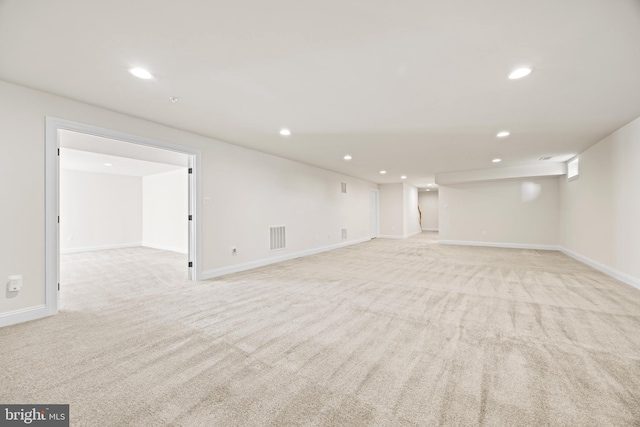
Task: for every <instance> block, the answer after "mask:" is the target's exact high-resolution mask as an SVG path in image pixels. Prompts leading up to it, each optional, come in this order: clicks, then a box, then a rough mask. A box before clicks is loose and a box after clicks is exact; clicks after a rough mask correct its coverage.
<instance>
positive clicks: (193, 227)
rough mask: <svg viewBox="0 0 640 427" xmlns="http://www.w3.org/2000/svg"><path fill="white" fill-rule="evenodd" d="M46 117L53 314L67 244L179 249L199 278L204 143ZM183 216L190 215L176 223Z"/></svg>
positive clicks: (71, 248) (81, 248) (70, 247)
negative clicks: (199, 192)
mask: <svg viewBox="0 0 640 427" xmlns="http://www.w3.org/2000/svg"><path fill="white" fill-rule="evenodd" d="M46 123H47V133H46V209H45V211H46V214H45V215H46V243H45V253H46V257H45V258H46V267H45V270H46V271H45V274H46V286H45V287H46V297H45V304H46V309H47V314H49V315H51V314H56V313H57V312H58V310H59V307H60V289H61V288H64V283H61V282H60V271H61V268H60V260H61V255H60V254H61V250H62V252H64V253H73V252H76V253H79V252H86V253H88V252H90V251H96V250H101V249H116V250H117V248H132V247H136V246H140V247H145V246H146V247H150V248H156V249H158V250H165V251H171V252H169V253H176V254H178V253H181V254H179V255H180V257H179V259H181V260H184V270H183V271H186V272H187V277H188V279H189V280H199V278H200V274H201V263H200V247H201V244H200V238H199V236H200V232H199V227H200V223H199V217H200V215H199V212H200V210H199V204H198V203H197V200H198V198H197V190H198V188H199V177H200V174H199V169H200V168H199V164H200V152H199V150H196V149H191V148H187V147H182V146H177V145H173V144H168V143H164V142H161V141H155V140H150V139H146V138H141V137H138V136H135V135H129V134H124V133H121V132H117V131H112V130H108V129H102V128H97V127H94V126H89V125H85V124H81V123H75V122H70V121H66V120H61V119H54V118H47V122H46ZM180 176H181V178H180ZM61 184H63V186H61ZM183 184H186V188H185V187H184V185H183ZM143 189H144V197H143ZM61 191H65V194H63V193H61ZM72 193H76V194H72ZM83 196H84V199H82V197H83ZM172 198H173V201H175V202H176V203H174V204H172V203H171V199H172ZM143 206H144V208H146V213H145V214H144V215H143ZM153 210H155V211H156V214H155V215H154V214H153V212H152V211H153ZM150 213H151V215H149V214H150ZM61 214H62V215H61ZM65 216H66V217H67V218H66V219H65ZM89 216H93V217H95V218H90V217H89ZM179 216H184V222H180V223H178V224H177V225H176V221H178V219H177V217H179ZM145 219H146V220H147V221H146V222H145V221H144V220H145ZM170 219H171V220H172V221H173V223H172V225H170V226H169V227H167V221H169V220H170ZM65 220H66V221H67V222H65ZM61 224H64V226H62V225H61ZM61 231H63V234H61ZM143 236H144V237H143ZM123 250H124V249H123ZM65 256H66V255H65Z"/></svg>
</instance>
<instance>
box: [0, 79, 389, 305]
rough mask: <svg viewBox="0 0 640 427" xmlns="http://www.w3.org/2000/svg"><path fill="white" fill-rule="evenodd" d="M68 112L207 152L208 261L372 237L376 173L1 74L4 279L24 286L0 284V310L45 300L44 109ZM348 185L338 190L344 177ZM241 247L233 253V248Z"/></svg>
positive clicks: (219, 268)
mask: <svg viewBox="0 0 640 427" xmlns="http://www.w3.org/2000/svg"><path fill="white" fill-rule="evenodd" d="M47 116H51V117H58V118H61V119H66V120H72V121H75V122H80V123H85V124H88V125H92V126H98V127H101V128H106V129H113V130H117V131H119V132H125V133H129V134H133V135H138V136H141V137H144V138H151V139H155V140H159V141H164V142H167V143H171V144H175V145H181V146H186V147H192V148H196V149H199V150H200V152H201V171H200V172H201V180H202V182H201V186H200V195H199V196H200V197H201V198H204V197H210V198H211V200H212V201H213V203H212V204H211V205H209V206H208V205H204V204H203V205H202V218H201V221H202V264H203V265H202V270H203V272H204V275H205V276H211V275H214V274H219V273H222V272H225V271H228V270H225V269H227V268H229V267H231V266H237V265H241V264H242V265H248V264H247V263H251V262H255V261H260V260H268V259H277V258H278V257H282V256H287V255H289V256H294V255H296V254H300V253H304V252H305V251H309V250H318V249H321V248H326V247H327V246H330V245H336V244H340V243H343V242H342V240H341V236H340V231H341V228H343V227H346V228H348V230H349V242H354V241H358V240H363V239H368V238H369V219H368V218H369V188H376V185H375V184H373V183H370V182H366V181H362V180H358V179H354V178H351V177H347V176H344V175H340V174H337V173H333V172H329V171H326V170H322V169H319V168H315V167H311V166H307V165H303V164H301V163H297V162H293V161H290V160H285V159H282V158H278V157H275V156H270V155H267V154H263V153H259V152H256V151H252V150H248V149H245V148H241V147H238V146H234V145H230V144H227V143H224V142H221V141H217V140H214V139H211V138H206V137H202V136H198V135H195V134H191V133H188V132H184V131H180V130H177V129H174V128H170V127H167V126H163V125H160V124H157V123H153V122H148V121H145V120H141V119H137V118H134V117H131V116H127V115H124V114H119V113H115V112H112V111H108V110H105V109H101V108H98V107H94V106H91V105H88V104H83V103H80V102H76V101H72V100H70V99H66V98H62V97H59V96H55V95H51V94H47V93H44V92H40V91H36V90H32V89H27V88H24V87H20V86H16V85H13V84H10V83H5V82H0V120H1V122H2V126H0V144H2V149H3V153H2V156H0V182H2V183H3V184H2V185H1V186H0V197H2V200H3V201H4V202H3V206H7V205H8V206H15V207H16V208H14V209H7V208H5V209H1V210H0V235H2V241H3V244H2V245H0V279H2V280H5V279H6V278H7V276H9V275H11V274H23V275H24V284H23V288H22V290H21V291H20V292H19V293H18V295H15V296H13V297H11V298H9V297H7V296H6V295H5V293H4V292H3V293H0V316H1V315H2V313H8V312H13V311H17V310H24V309H30V308H35V307H38V306H42V305H43V304H44V303H45V260H44V256H45V254H44V246H45V238H44V236H45V230H44V225H45V211H44V200H45V167H44V161H45V154H44V148H45V144H44V141H45V118H46V117H47ZM341 181H346V182H347V183H348V187H349V189H348V193H347V194H341V193H340V182H341ZM283 224H284V225H286V226H287V233H288V235H287V237H288V244H287V248H286V249H284V250H281V251H277V252H270V251H269V244H268V239H269V232H268V230H269V228H268V227H269V226H270V225H283ZM231 246H236V247H237V248H238V255H237V256H235V257H233V256H231V253H230V247H231Z"/></svg>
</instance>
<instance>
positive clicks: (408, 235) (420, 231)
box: [404, 230, 422, 239]
mask: <svg viewBox="0 0 640 427" xmlns="http://www.w3.org/2000/svg"><path fill="white" fill-rule="evenodd" d="M420 233H422V230H418V231H414V232H413V233H409V234H405V235H404V238H405V239H408V238H409V237H411V236H415V235H416V234H420Z"/></svg>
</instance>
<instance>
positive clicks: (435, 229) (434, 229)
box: [422, 228, 440, 231]
mask: <svg viewBox="0 0 640 427" xmlns="http://www.w3.org/2000/svg"><path fill="white" fill-rule="evenodd" d="M422 231H440V229H439V228H423V229H422Z"/></svg>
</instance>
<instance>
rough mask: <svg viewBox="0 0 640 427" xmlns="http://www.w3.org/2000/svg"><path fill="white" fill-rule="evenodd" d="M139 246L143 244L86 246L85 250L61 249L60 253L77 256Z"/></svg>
mask: <svg viewBox="0 0 640 427" xmlns="http://www.w3.org/2000/svg"><path fill="white" fill-rule="evenodd" d="M138 246H142V242H133V243H119V244H115V245H103V246H85V247H83V248H72V249H60V253H61V254H77V253H80V252H93V251H104V250H107V249H124V248H135V247H138Z"/></svg>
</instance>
